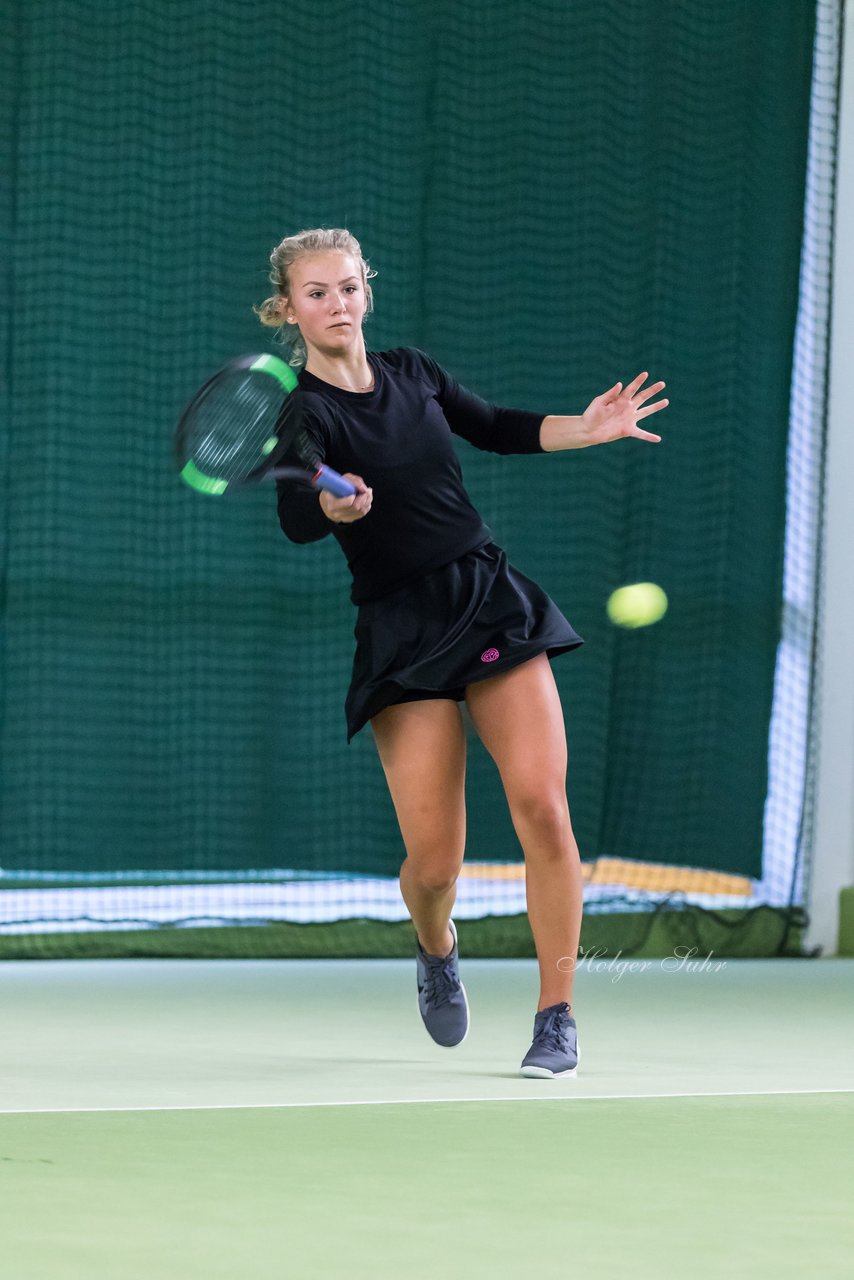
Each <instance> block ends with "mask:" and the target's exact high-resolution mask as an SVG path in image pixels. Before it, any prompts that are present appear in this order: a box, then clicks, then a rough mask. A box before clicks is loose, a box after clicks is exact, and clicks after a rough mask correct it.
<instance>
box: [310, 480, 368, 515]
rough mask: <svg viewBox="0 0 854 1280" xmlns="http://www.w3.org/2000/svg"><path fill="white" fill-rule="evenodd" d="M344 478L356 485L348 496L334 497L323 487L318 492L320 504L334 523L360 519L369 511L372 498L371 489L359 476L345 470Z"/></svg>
mask: <svg viewBox="0 0 854 1280" xmlns="http://www.w3.org/2000/svg"><path fill="white" fill-rule="evenodd" d="M344 479H345V480H349V481H350V483H351V484H354V485H355V486H356V492H355V493H354V494H351V495H350V497H349V498H334V497H333V496H332V494H331V493H328V492H327V491H326V490H325V489H323V490H322V491H321V494H320V505H321V507H322V508H323V510H324V512H325V513H326V515H327V516H328V517H329V519H330V520H332V521H333V523H334V524H352V523H353V521H354V520H361V519H362V516H366V515H367V514H368V512H369V511H370V509H371V503H372V502H373V500H374V491H373V489H369V488H368V486H367V485H366V484H365V482H364V480H363V479H362V477H361V476H354V475H353V474H352V473H351V472H349V471H345V472H344Z"/></svg>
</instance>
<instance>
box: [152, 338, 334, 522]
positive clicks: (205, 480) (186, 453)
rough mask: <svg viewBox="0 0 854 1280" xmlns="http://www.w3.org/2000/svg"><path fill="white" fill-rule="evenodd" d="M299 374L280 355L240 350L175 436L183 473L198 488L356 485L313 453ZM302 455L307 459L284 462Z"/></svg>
mask: <svg viewBox="0 0 854 1280" xmlns="http://www.w3.org/2000/svg"><path fill="white" fill-rule="evenodd" d="M296 386H297V377H296V374H295V373H294V371H293V369H292V368H291V367H290V365H288V364H285V362H284V360H280V359H279V358H278V356H271V355H250V356H240V357H239V358H238V359H236V360H232V361H230V362H229V363H228V364H226V365H224V366H223V367H222V368H221V369H219V370H218V371H217V372H216V373H215V374H214V375H213V377H212V378H209V379H208V381H207V382H206V383H205V384H204V386H203V387H201V388H200V389H199V390H198V391H197V392H196V394H195V395H194V396H193V398H192V400H191V401H190V403H189V404H188V405H187V407H186V409H185V410H184V412H183V414H182V415H181V420H180V422H179V423H178V429H177V432H176V435H175V458H176V461H177V464H178V472H179V474H180V476H181V479H182V480H183V481H184V482H185V483H186V484H188V485H189V486H190V488H191V489H195V490H196V491H197V492H198V493H207V494H213V495H219V494H223V493H225V492H226V491H227V490H229V489H232V488H235V487H240V486H243V485H251V484H256V483H257V482H258V481H259V480H265V479H274V480H304V481H306V482H307V483H309V484H313V485H314V486H315V487H316V488H318V489H327V490H328V491H329V492H330V493H333V494H334V495H335V496H336V498H347V497H349V496H350V495H351V494H354V493H355V492H356V488H355V486H354V485H352V484H351V483H350V481H349V480H345V479H344V477H343V476H340V475H339V474H338V472H337V471H333V470H332V469H331V467H326V466H324V465H323V464H322V463H321V462H318V461H317V459H316V458H314V457H312V454H313V449H312V446H311V442H310V441H309V439H308V436H307V435H306V433H305V431H304V430H302V414H301V412H300V409H299V399H298V397H296V396H294V397H292V396H291V392H292V391H293V390H294V388H295V387H296ZM289 451H290V452H291V453H292V454H293V453H295V454H296V456H297V458H298V459H299V461H300V463H301V464H302V465H300V466H287V467H279V466H276V459H277V458H281V457H282V455H283V454H285V453H288V452H289Z"/></svg>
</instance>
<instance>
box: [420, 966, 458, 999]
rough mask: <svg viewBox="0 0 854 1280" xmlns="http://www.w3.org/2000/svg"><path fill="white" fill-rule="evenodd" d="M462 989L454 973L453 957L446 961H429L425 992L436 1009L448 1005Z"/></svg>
mask: <svg viewBox="0 0 854 1280" xmlns="http://www.w3.org/2000/svg"><path fill="white" fill-rule="evenodd" d="M459 989H460V980H459V978H458V977H457V975H456V973H455V972H454V966H453V964H452V962H451V957H450V956H448V957H446V958H445V959H444V960H432V959H428V960H427V974H426V977H425V979H424V990H425V992H426V994H427V1000H428V1001H429V1003H430V1004H431V1005H432V1006H433V1008H434V1009H438V1008H439V1007H440V1005H443V1004H447V1003H448V1001H449V1000H450V998H451V996H453V995H456V993H457V992H458V991H459Z"/></svg>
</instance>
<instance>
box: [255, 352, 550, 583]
mask: <svg viewBox="0 0 854 1280" xmlns="http://www.w3.org/2000/svg"><path fill="white" fill-rule="evenodd" d="M367 358H368V362H369V364H370V366H371V369H372V370H373V374H374V387H373V389H372V390H371V391H367V392H360V391H345V390H343V389H342V388H340V387H335V386H332V385H331V384H330V383H328V382H323V381H322V380H321V379H320V378H317V377H315V376H314V374H311V373H308V372H307V371H306V370H303V371H302V372H301V373H300V375H299V387H298V388H297V389H296V390H295V391H294V392H293V393H292V394H293V395H294V396H299V398H300V400H301V401H302V404H301V408H302V410H303V424H302V425H303V428H304V431H305V435H306V437H307V441H303V443H302V445H301V451H302V452H303V454H304V453H305V452H306V445H307V446H308V451H309V452H311V454H312V455H313V456H315V457H316V458H317V459H318V460H319V461H321V462H325V463H326V464H327V465H328V466H330V467H333V468H334V469H335V470H336V471H342V472H343V471H349V472H351V473H352V474H354V475H359V476H362V478H363V479H364V481H365V483H366V484H367V485H369V486H370V487H371V488H372V489H373V493H374V499H373V505H372V507H371V510H370V511H369V512H368V514H367V515H366V516H365V517H363V519H361V520H356V521H354V522H353V523H352V524H336V523H334V522H333V521H331V520H329V519H328V518H327V516H326V515H325V514H324V512H323V509H322V508H321V506H320V502H319V495H318V492H317V490H316V489H310V488H308V487H306V486H304V485H301V484H300V483H299V482H297V483H292V482H290V481H279V483H278V485H277V489H278V502H279V522H280V524H281V526H282V529H283V530H284V532H285V533H286V534H287V536H288V537H289V538H290V539H291V541H292V542H314V541H316V540H317V539H319V538H323V537H326V535H327V534H330V533H331V534H332V535H333V536H334V537H335V538H337V540H338V542H339V543H340V544H341V547H342V549H343V551H344V554H345V556H346V557H347V563H348V564H349V566H350V571H351V573H352V575H353V589H352V592H351V599H352V600H353V602H354V603H355V604H361V603H363V602H364V601H366V600H373V599H376V598H378V597H379V596H383V595H386V594H388V592H390V591H394V590H395V589H396V588H397V587H399V586H403V585H404V584H405V583H408V582H411V581H412V580H414V579H415V578H418V577H421V576H422V575H423V574H425V573H429V572H430V571H431V570H432V569H438V568H439V567H440V566H441V565H444V564H449V563H450V562H451V561H452V560H456V559H457V558H458V557H459V556H461V555H464V554H465V553H466V552H467V551H473V550H474V549H475V548H477V547H481V546H483V545H484V544H485V543H487V542H489V541H491V539H492V534H491V532H490V530H489V528H488V527H487V526H486V525H485V524H484V522H483V520H482V519H481V518H480V515H479V514H478V512H477V511H476V510H475V508H474V506H473V505H472V502H471V499H470V498H469V496H468V494H467V493H466V491H465V488H464V487H463V481H462V472H461V470H460V464H459V460H458V458H457V455H456V453H455V452H454V447H453V443H452V441H451V433H452V432H453V433H454V434H455V435H458V436H462V437H463V438H464V439H465V440H468V441H469V442H470V443H471V444H473V445H475V446H476V447H477V448H478V449H486V450H488V451H490V452H492V453H505V454H509V453H541V452H542V447H541V445H540V424H541V423H542V420H543V415H542V414H538V413H529V412H527V411H525V410H519V409H502V408H498V407H497V406H495V405H492V404H488V403H487V402H486V401H485V400H482V399H481V398H480V397H479V396H476V395H474V394H473V393H472V392H471V391H467V390H466V389H465V387H462V386H460V384H459V383H458V382H456V381H455V379H454V378H452V377H451V376H450V374H448V373H446V372H445V371H444V370H443V369H441V368H440V367H439V365H437V364H436V363H435V361H434V360H431V359H430V357H429V356H427V355H425V354H424V352H422V351H418V350H416V349H415V348H407V347H401V348H398V349H396V350H393V351H373V352H368V357H367ZM288 461H289V458H288V457H287V456H285V457H283V458H282V459H281V462H282V463H283V464H286V463H287V462H288ZM293 461H296V458H294V459H293Z"/></svg>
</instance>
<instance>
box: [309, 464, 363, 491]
mask: <svg viewBox="0 0 854 1280" xmlns="http://www.w3.org/2000/svg"><path fill="white" fill-rule="evenodd" d="M311 482H312V484H314V485H316V486H317V488H318V489H326V491H327V492H328V493H331V494H334V496H335V497H336V498H350V497H352V496H353V494H354V493H355V492H356V486H355V485H354V484H351V483H350V481H349V480H345V479H344V477H343V476H340V475H339V474H338V472H337V471H333V470H332V468H331V467H325V466H323V464H321V465H320V466H319V467H318V468H317V471H316V472H315V473H314V475H313V476H312V477H311Z"/></svg>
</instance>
